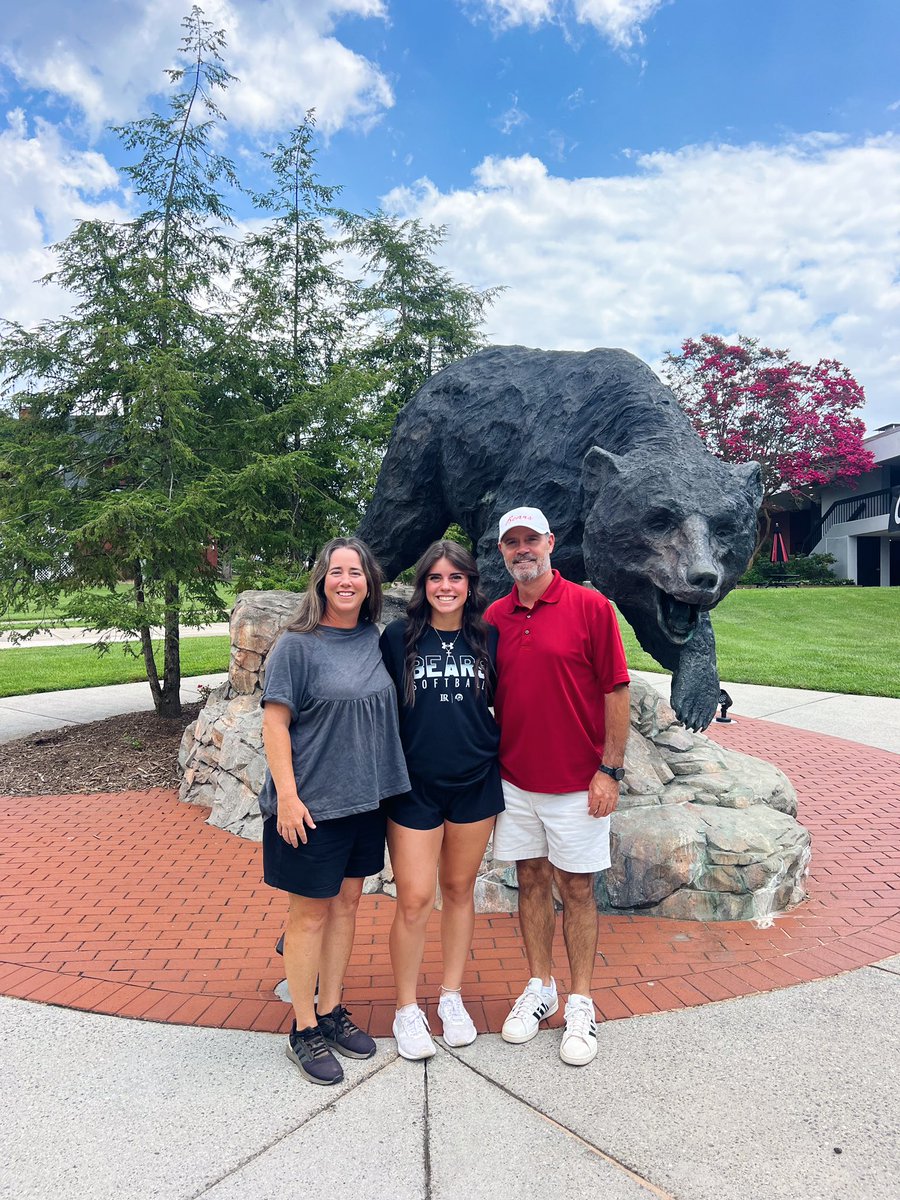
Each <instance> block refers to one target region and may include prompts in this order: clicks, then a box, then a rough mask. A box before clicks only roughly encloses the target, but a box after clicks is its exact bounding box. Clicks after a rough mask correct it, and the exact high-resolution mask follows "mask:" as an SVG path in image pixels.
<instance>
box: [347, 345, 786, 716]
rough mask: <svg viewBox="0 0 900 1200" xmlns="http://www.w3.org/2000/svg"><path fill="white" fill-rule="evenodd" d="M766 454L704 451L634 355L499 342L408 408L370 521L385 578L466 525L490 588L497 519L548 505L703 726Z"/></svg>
mask: <svg viewBox="0 0 900 1200" xmlns="http://www.w3.org/2000/svg"><path fill="white" fill-rule="evenodd" d="M761 500H762V482H761V477H760V470H759V467H758V465H757V464H756V463H743V464H740V465H733V464H729V463H725V462H723V461H721V460H720V459H718V458H715V457H714V456H713V455H712V454H710V453H709V451H708V450H707V449H706V448H705V446H704V445H703V443H702V442H701V440H700V438H699V436H698V435H697V433H696V432H695V430H694V428H693V427H692V425H691V423H690V421H689V420H688V418H687V417H686V416H685V415H684V413H683V412H682V410H681V409H680V408H679V406H678V402H677V401H676V399H675V397H674V395H673V393H672V392H671V391H670V390H669V389H668V388H667V387H665V386H664V385H663V384H662V383H661V382H660V380H659V379H658V378H657V377H656V375H654V373H653V372H652V371H651V370H650V368H649V367H648V366H647V365H646V363H643V362H642V361H641V360H640V359H639V358H636V357H635V356H634V355H632V354H629V353H627V352H626V351H624V350H609V349H598V350H588V351H585V352H577V351H545V350H530V349H526V348H525V347H522V346H495V347H492V348H490V349H487V350H483V351H481V352H480V353H478V354H475V355H473V356H472V357H471V358H468V359H465V360H463V361H461V362H457V363H453V364H452V365H451V366H449V367H446V368H445V369H444V370H443V371H441V372H439V373H438V374H437V375H435V376H433V377H432V378H431V379H429V380H428V382H427V383H426V384H425V385H424V387H422V388H421V389H420V390H419V392H417V394H416V395H415V396H414V397H413V399H412V400H411V401H410V402H409V404H407V405H406V407H405V408H404V409H403V410H402V411H401V413H400V415H399V416H398V418H397V422H396V425H395V427H394V431H393V434H392V436H391V440H390V444H389V446H388V450H387V453H386V455H385V458H384V463H383V465H382V468H381V472H380V474H379V477H378V482H377V485H376V488H375V494H374V497H373V499H372V502H371V504H370V505H369V507H368V510H367V511H366V514H365V516H364V518H363V521H362V523H361V525H360V527H359V536H360V537H362V538H363V539H364V540H365V541H366V542H368V543H369V545H370V546H371V547H372V549H373V550H374V552H375V554H376V555H377V556H378V558H379V559H380V561H381V563H382V566H383V567H384V568H385V572H386V574H387V576H388V578H394V577H395V576H396V575H397V574H398V573H399V572H400V571H401V570H402V569H403V568H404V567H408V566H410V565H411V564H412V563H413V562H414V561H415V560H416V559H417V558H418V556H419V555H420V554H421V553H422V551H423V550H424V549H425V548H426V546H427V545H428V544H429V543H430V542H431V541H433V540H434V539H435V538H438V537H440V536H441V535H442V534H443V533H444V531H445V530H446V528H447V526H448V525H449V524H450V523H451V522H452V521H456V522H457V523H458V524H459V525H460V526H462V528H463V529H464V530H465V532H466V534H467V535H468V536H469V537H470V538H471V540H472V544H473V545H474V546H477V554H478V562H479V567H480V570H481V572H482V581H483V584H484V587H485V590H486V591H487V592H488V594H489V595H490V596H491V597H496V596H499V595H501V594H502V593H503V592H505V591H507V590H508V588H509V586H510V581H509V578H508V576H507V575H506V573H505V570H504V567H503V563H502V560H501V558H500V555H499V554H498V552H497V524H498V521H499V518H500V516H501V515H502V514H503V513H504V512H506V511H508V510H509V509H510V508H513V507H514V506H515V505H518V504H529V505H533V506H534V507H536V508H540V509H543V511H544V513H545V514H546V516H547V519H548V520H549V522H550V528H551V529H552V530H553V532H554V533H555V535H556V547H555V549H554V552H553V565H554V567H557V568H558V569H559V570H560V571H561V573H562V574H563V575H564V576H566V577H567V578H568V579H574V580H576V581H579V582H580V581H582V580H585V579H589V580H590V581H591V583H592V584H593V585H594V586H595V587H596V588H598V589H599V590H600V591H601V592H603V593H604V595H606V596H608V597H609V598H610V599H611V600H613V601H615V603H616V605H617V606H618V608H619V609H620V610H621V612H622V613H623V614H624V616H625V617H626V619H627V620H628V621H629V623H630V624H631V626H632V627H633V629H634V631H635V634H636V635H637V638H638V641H639V642H640V644H641V645H642V646H643V648H644V649H645V650H646V651H647V652H648V653H649V654H651V655H652V656H653V657H654V658H655V659H656V660H657V662H659V663H661V664H662V666H664V667H666V668H668V669H669V670H671V671H672V673H673V679H672V704H673V707H674V709H675V712H676V714H677V716H678V718H679V720H681V721H682V722H683V723H684V724H685V725H687V726H688V727H689V728H691V729H705V728H706V727H707V725H709V723H710V721H711V720H712V718H713V716H714V715H715V711H716V705H717V702H718V696H719V678H718V670H717V666H716V651H715V639H714V637H713V630H712V624H711V622H710V619H709V610H710V609H711V608H713V607H714V606H715V605H716V604H718V603H719V601H720V600H721V599H722V597H723V596H725V595H726V593H727V592H729V591H730V590H731V588H733V587H734V585H735V583H736V582H737V580H738V579H739V578H740V576H741V574H742V573H743V571H744V569H745V568H746V566H747V563H748V561H749V559H750V555H751V553H752V551H753V545H754V538H755V534H756V515H757V511H758V509H759V505H760V502H761Z"/></svg>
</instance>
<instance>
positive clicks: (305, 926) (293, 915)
mask: <svg viewBox="0 0 900 1200" xmlns="http://www.w3.org/2000/svg"><path fill="white" fill-rule="evenodd" d="M328 903H329V902H328V901H327V900H312V899H308V898H307V897H305V896H292V897H291V905H290V908H289V909H288V919H287V926H286V928H285V937H286V938H287V939H290V938H291V936H292V935H293V934H295V933H300V934H313V933H318V932H319V931H320V930H321V929H323V928H324V925H325V922H326V920H327V918H328Z"/></svg>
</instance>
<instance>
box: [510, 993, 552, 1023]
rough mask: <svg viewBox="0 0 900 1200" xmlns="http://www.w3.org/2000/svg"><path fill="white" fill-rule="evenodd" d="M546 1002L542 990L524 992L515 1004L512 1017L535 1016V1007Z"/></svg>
mask: <svg viewBox="0 0 900 1200" xmlns="http://www.w3.org/2000/svg"><path fill="white" fill-rule="evenodd" d="M543 1003H544V997H543V995H542V994H541V992H523V993H522V995H521V996H520V997H519V998H518V1000H517V1001H516V1002H515V1004H514V1005H513V1009H512V1012H511V1013H510V1014H509V1015H510V1016H511V1017H524V1016H529V1017H531V1016H533V1015H534V1012H535V1009H536V1008H537V1007H538V1006H539V1005H541V1004H543Z"/></svg>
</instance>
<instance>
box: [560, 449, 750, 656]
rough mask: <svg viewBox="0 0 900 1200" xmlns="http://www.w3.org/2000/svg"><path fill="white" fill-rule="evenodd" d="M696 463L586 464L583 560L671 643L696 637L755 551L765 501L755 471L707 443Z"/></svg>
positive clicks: (688, 458) (608, 591)
mask: <svg viewBox="0 0 900 1200" xmlns="http://www.w3.org/2000/svg"><path fill="white" fill-rule="evenodd" d="M692 450H693V452H692V453H690V454H686V455H685V454H677V455H676V454H674V453H673V454H666V453H661V452H660V450H659V448H658V447H657V448H655V449H653V450H650V449H646V448H642V449H640V450H635V451H633V452H631V453H629V454H626V455H617V454H611V453H609V452H608V451H606V450H603V449H601V448H600V447H599V446H594V447H592V448H591V449H590V450H589V451H588V452H587V454H586V455H585V457H584V462H583V468H582V484H583V496H584V510H583V512H584V542H583V550H584V560H585V566H586V569H587V573H588V577H589V579H590V580H591V582H592V583H593V584H594V586H595V587H596V588H598V589H599V590H600V591H601V592H603V593H604V595H606V596H608V597H609V598H610V599H611V600H614V601H616V603H618V604H620V605H630V606H631V607H632V608H640V609H642V610H643V612H644V613H645V616H646V618H647V619H648V620H650V621H651V622H655V623H656V624H658V626H659V629H660V632H661V633H662V635H663V636H664V637H665V638H666V639H667V640H668V641H670V642H673V643H675V644H684V643H685V642H687V641H689V640H690V638H691V637H692V636H693V633H694V630H695V629H696V627H697V619H698V617H699V614H700V613H701V612H703V611H704V610H706V609H710V608H712V607H713V606H714V605H716V604H718V603H719V601H720V600H721V599H722V597H723V596H725V595H726V594H727V593H728V592H729V591H730V590H731V588H733V587H734V585H735V584H736V583H737V581H738V579H739V578H740V576H741V575H742V574H743V572H744V570H745V569H746V567H747V563H748V562H749V560H750V555H751V554H752V552H753V546H754V542H755V538H756V517H757V512H758V510H759V506H760V503H761V501H762V479H761V474H760V469H759V465H758V464H757V463H741V464H732V463H725V462H722V461H721V459H718V458H715V457H714V456H713V455H711V454H709V453H708V452H707V451H706V450H705V449H704V448H703V447H702V446H701V445H700V444H699V439H698V441H697V443H695V444H694V446H693V447H692Z"/></svg>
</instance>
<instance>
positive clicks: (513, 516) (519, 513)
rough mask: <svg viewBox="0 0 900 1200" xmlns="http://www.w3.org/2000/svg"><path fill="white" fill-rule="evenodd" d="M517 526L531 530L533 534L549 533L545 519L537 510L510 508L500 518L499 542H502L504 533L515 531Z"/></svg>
mask: <svg viewBox="0 0 900 1200" xmlns="http://www.w3.org/2000/svg"><path fill="white" fill-rule="evenodd" d="M517 525H521V526H523V527H524V528H525V529H533V530H534V531H535V533H549V532H550V526H549V524H548V523H547V518H546V517H545V516H544V514H543V513H542V512H541V510H540V509H539V508H511V509H510V510H509V512H508V513H504V514H503V516H502V517H501V518H500V540H501V541H502V539H503V535H504V533H506V532H507V531H508V530H510V529H515V527H516V526H517Z"/></svg>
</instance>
